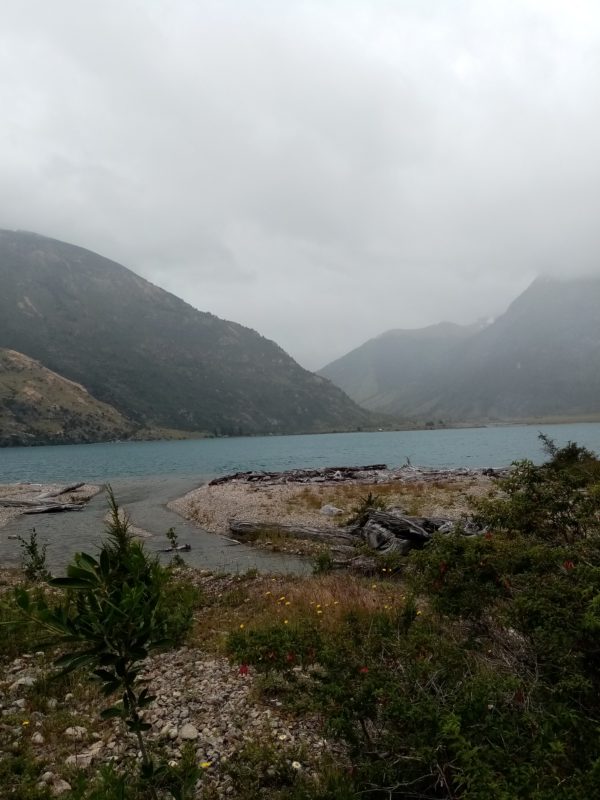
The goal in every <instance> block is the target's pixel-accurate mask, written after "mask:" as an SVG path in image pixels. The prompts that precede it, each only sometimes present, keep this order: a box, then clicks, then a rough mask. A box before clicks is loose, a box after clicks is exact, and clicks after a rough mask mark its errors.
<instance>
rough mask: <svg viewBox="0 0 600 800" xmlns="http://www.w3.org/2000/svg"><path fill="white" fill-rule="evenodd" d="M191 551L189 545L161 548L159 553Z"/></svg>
mask: <svg viewBox="0 0 600 800" xmlns="http://www.w3.org/2000/svg"><path fill="white" fill-rule="evenodd" d="M191 549H192V545H191V544H178V545H176V546H175V547H163V549H162V550H159V551H158V552H159V553H187V552H189V551H190V550H191Z"/></svg>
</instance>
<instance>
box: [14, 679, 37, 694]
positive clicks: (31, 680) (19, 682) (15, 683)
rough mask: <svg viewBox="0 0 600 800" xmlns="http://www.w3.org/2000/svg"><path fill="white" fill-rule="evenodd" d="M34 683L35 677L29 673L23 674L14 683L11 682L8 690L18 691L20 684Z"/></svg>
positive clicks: (30, 684) (31, 684)
mask: <svg viewBox="0 0 600 800" xmlns="http://www.w3.org/2000/svg"><path fill="white" fill-rule="evenodd" d="M34 685H35V678H32V677H31V676H29V675H26V676H24V677H23V678H18V680H16V681H15V682H14V683H11V685H10V688H9V691H10V692H13V693H14V692H18V691H19V689H20V688H21V687H22V686H34Z"/></svg>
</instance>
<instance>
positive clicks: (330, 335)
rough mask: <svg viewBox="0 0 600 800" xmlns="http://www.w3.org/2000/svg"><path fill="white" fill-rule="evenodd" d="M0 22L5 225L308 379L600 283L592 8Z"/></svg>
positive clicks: (236, 12) (140, 6)
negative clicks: (235, 324) (401, 338)
mask: <svg viewBox="0 0 600 800" xmlns="http://www.w3.org/2000/svg"><path fill="white" fill-rule="evenodd" d="M3 6H6V7H5V8H3V26H2V30H1V31H0V74H1V75H2V76H3V78H2V79H1V80H0V103H1V104H2V108H3V110H4V112H3V123H2V125H1V126H0V187H1V188H0V226H4V227H17V228H24V229H29V230H37V231H38V232H40V233H45V234H47V235H51V236H56V237H58V238H63V239H66V240H68V241H72V242H75V243H77V244H80V245H83V246H87V247H89V248H91V249H94V250H97V251H99V252H101V253H103V254H105V255H107V256H109V257H111V258H115V259H116V260H119V261H121V262H122V263H124V264H125V265H127V266H129V267H131V268H132V269H134V270H135V271H138V272H140V273H141V274H143V275H144V276H145V277H148V278H149V279H150V280H153V281H154V282H156V283H158V284H159V285H161V286H164V287H165V288H167V289H169V290H170V291H174V292H176V293H178V294H180V295H181V296H182V297H184V299H186V300H187V301H188V302H191V303H192V304H194V305H196V306H198V307H199V308H202V309H205V310H209V311H211V312H213V313H216V314H219V315H220V316H223V317H226V318H228V319H234V320H237V321H239V322H242V323H244V324H247V325H250V326H252V327H254V328H256V329H257V330H259V331H260V332H261V333H263V334H264V335H266V336H269V337H270V338H273V339H275V340H276V341H277V342H279V343H280V344H281V345H282V346H283V347H284V348H285V349H286V350H288V352H290V353H291V354H292V355H294V356H295V357H297V358H298V359H299V360H300V361H301V363H303V364H305V365H307V366H309V367H311V368H316V367H319V366H321V365H322V364H323V363H325V362H326V361H328V360H330V359H332V358H334V357H337V356H339V355H341V354H342V353H343V352H345V351H346V350H347V349H349V348H351V347H354V346H356V345H358V344H360V343H361V342H362V341H364V340H365V339H366V338H369V337H371V336H374V335H377V334H378V333H380V332H381V331H383V330H385V329H387V328H392V327H413V326H420V325H426V324H430V323H433V322H436V321H439V320H441V319H452V320H455V321H458V322H471V321H473V320H474V319H476V318H479V317H482V316H488V315H496V314H498V313H500V312H502V311H503V310H504V308H505V307H506V305H507V304H508V303H509V302H510V301H511V299H512V298H513V297H514V296H515V295H517V294H518V293H519V292H520V291H522V290H523V289H524V288H525V286H526V285H527V283H528V282H529V281H530V280H532V279H533V277H534V276H535V275H536V274H539V273H540V272H550V273H552V274H558V275H573V274H578V273H582V272H586V273H588V272H595V273H596V272H598V271H599V269H600V259H599V258H598V253H599V251H600V248H599V245H600V233H599V231H600V229H599V228H598V225H597V219H598V217H599V211H600V154H599V153H598V148H597V141H598V140H599V139H600V85H599V84H600V70H599V66H600V64H599V61H600V10H599V9H598V8H597V4H595V3H593V2H591V0H590V1H589V2H580V3H577V4H564V3H560V2H558V0H556V2H553V1H552V0H543V2H542V0H490V1H489V2H486V3H476V2H467V0H461V2H456V3H452V4H447V3H441V2H426V3H425V2H409V0H406V1H405V2H391V1H390V2H384V0H382V1H381V2H377V3H372V2H367V0H346V1H345V2H343V3H342V2H336V1H335V0H332V2H328V3H323V2H300V1H299V0H298V2H294V1H293V0H290V2H286V3H281V2H275V0H270V1H269V0H248V1H247V2H241V0H219V2H217V0H212V1H211V0H199V1H198V2H191V0H190V1H189V2H188V1H187V0H175V1H174V2H171V3H166V2H164V0H152V2H149V1H148V2H144V3H142V2H138V1H137V0H121V2H118V3H117V2H116V1H115V0H108V1H107V2H105V3H102V4H76V3H74V2H73V1H72V0H54V2H53V3H47V2H43V0H23V2H22V3H19V4H8V3H6V4H3Z"/></svg>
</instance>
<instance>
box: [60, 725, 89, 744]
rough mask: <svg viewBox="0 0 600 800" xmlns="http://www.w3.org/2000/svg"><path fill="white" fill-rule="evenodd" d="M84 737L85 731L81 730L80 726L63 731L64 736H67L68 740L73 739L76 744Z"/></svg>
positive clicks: (84, 729)
mask: <svg viewBox="0 0 600 800" xmlns="http://www.w3.org/2000/svg"><path fill="white" fill-rule="evenodd" d="M86 735H87V729H86V728H83V727H82V726H81V725H75V726H73V727H71V728H67V729H66V731H65V736H68V737H69V739H74V740H75V741H76V742H80V741H81V740H82V739H84V738H85V736H86Z"/></svg>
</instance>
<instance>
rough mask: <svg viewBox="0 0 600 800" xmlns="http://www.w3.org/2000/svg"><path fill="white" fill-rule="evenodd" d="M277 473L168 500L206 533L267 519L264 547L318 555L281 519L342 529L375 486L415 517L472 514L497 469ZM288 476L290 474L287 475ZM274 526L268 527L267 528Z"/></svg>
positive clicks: (317, 546) (315, 545)
mask: <svg viewBox="0 0 600 800" xmlns="http://www.w3.org/2000/svg"><path fill="white" fill-rule="evenodd" d="M294 472H295V473H297V477H296V479H294V477H293V476H291V477H290V476H289V474H288V473H272V474H270V475H269V476H268V477H266V479H265V478H262V479H258V480H256V478H255V477H253V476H255V475H256V473H254V474H253V473H250V474H249V475H248V476H246V477H244V476H241V475H240V476H227V477H226V478H220V479H217V480H216V481H211V482H210V483H207V484H204V485H202V486H200V487H198V488H196V489H193V490H192V491H190V492H188V493H187V494H185V495H184V496H183V497H180V498H177V499H175V500H172V501H171V502H169V503H168V505H167V507H168V508H169V509H170V510H172V511H175V512H176V513H177V514H179V515H180V516H182V517H184V518H185V519H187V520H189V521H191V522H193V523H195V524H196V525H198V526H200V527H202V528H203V529H204V530H206V531H208V532H209V533H213V534H215V535H221V536H232V532H231V527H230V526H231V525H232V523H234V524H235V523H241V522H252V523H254V524H256V525H259V526H260V525H264V528H265V531H266V532H267V533H266V535H265V536H264V537H259V538H258V539H257V540H256V541H254V542H253V544H254V545H256V546H259V547H263V548H266V549H273V550H277V551H288V552H295V553H298V552H302V553H303V554H306V555H314V554H315V553H318V552H320V551H322V550H323V544H321V543H319V542H314V541H304V540H301V539H297V538H295V539H293V540H292V539H287V537H285V536H281V535H277V533H274V532H273V529H275V528H277V527H278V526H303V527H308V528H313V529H319V530H320V531H322V532H324V533H326V534H327V533H328V534H331V535H335V534H339V533H340V531H341V528H342V526H344V525H345V524H346V523H347V522H348V520H349V519H350V517H351V516H352V513H353V511H354V510H355V507H356V506H357V505H359V504H360V502H361V501H362V500H364V498H365V497H366V496H367V495H368V494H369V493H371V494H372V495H377V496H378V497H380V498H381V499H382V500H383V501H384V502H385V504H386V506H389V507H394V508H402V509H403V510H404V512H405V513H407V514H412V515H416V516H431V517H441V516H446V517H450V518H452V519H454V520H459V519H461V518H462V517H464V516H466V515H467V514H468V513H469V508H470V506H469V503H470V500H471V499H472V498H476V497H481V496H483V495H485V494H488V493H489V492H490V491H493V490H494V488H495V487H494V482H493V478H494V475H486V474H484V470H467V469H460V470H420V469H417V468H412V467H402V468H400V469H396V470H389V469H387V468H386V469H378V470H368V471H365V472H364V474H362V475H360V474H359V475H358V477H356V478H351V479H347V480H339V479H338V480H335V479H334V480H323V479H321V478H320V477H318V476H317V477H316V478H312V479H310V478H307V477H306V473H308V472H318V471H315V470H295V471H294ZM282 476H288V477H282ZM269 529H271V532H270V533H269Z"/></svg>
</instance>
